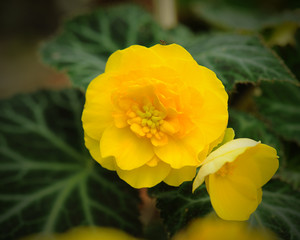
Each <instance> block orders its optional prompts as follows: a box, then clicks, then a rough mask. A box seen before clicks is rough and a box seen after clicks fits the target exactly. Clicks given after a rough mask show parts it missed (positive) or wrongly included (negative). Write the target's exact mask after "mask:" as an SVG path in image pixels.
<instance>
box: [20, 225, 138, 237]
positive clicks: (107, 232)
mask: <svg viewBox="0 0 300 240" xmlns="http://www.w3.org/2000/svg"><path fill="white" fill-rule="evenodd" d="M23 240H139V239H137V238H134V237H132V236H130V235H128V234H127V233H125V232H123V231H121V230H118V229H115V228H109V227H84V226H81V227H76V228H73V229H71V230H69V231H67V232H65V233H60V234H52V235H43V234H37V235H32V236H29V237H27V238H23Z"/></svg>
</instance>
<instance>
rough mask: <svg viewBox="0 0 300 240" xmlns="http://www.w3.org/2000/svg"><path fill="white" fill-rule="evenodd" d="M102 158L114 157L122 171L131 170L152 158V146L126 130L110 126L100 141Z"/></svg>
mask: <svg viewBox="0 0 300 240" xmlns="http://www.w3.org/2000/svg"><path fill="white" fill-rule="evenodd" d="M100 152H101V155H102V157H109V156H114V157H115V159H116V164H117V166H118V167H119V168H120V169H122V170H132V169H135V168H138V167H141V166H143V165H144V164H146V163H147V162H148V161H150V160H151V159H152V158H153V156H154V152H153V147H152V144H151V143H150V142H149V141H148V139H145V138H138V137H137V136H136V135H135V134H134V133H133V132H132V131H131V130H130V129H128V128H117V127H115V126H111V127H108V128H106V129H105V131H104V133H103V135H102V138H101V140H100Z"/></svg>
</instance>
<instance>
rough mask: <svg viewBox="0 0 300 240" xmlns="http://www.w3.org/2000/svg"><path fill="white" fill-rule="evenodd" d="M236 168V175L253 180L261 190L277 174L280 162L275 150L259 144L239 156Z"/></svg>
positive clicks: (235, 163)
mask: <svg viewBox="0 0 300 240" xmlns="http://www.w3.org/2000/svg"><path fill="white" fill-rule="evenodd" d="M234 166H235V171H234V174H235V175H239V176H245V177H247V178H249V179H251V181H253V182H254V183H255V184H256V186H257V188H260V187H262V186H263V185H264V184H266V183H267V182H268V181H269V180H270V179H271V178H272V176H273V175H274V174H275V172H276V171H277V169H278V166H279V161H278V156H277V153H276V150H275V149H274V148H272V147H270V146H268V145H265V144H258V145H256V146H254V147H252V148H249V149H247V150H246V151H245V152H244V153H243V154H241V155H240V156H238V158H237V159H236V161H235V162H234Z"/></svg>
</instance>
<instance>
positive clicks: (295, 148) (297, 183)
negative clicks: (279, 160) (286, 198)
mask: <svg viewBox="0 0 300 240" xmlns="http://www.w3.org/2000/svg"><path fill="white" fill-rule="evenodd" d="M284 152H285V155H286V159H287V160H286V162H285V164H284V166H283V167H281V168H279V171H278V173H277V174H276V175H277V177H278V178H279V179H280V180H282V181H284V182H287V183H289V184H291V186H292V187H293V189H295V190H298V191H300V165H299V159H300V147H299V145H297V144H296V143H291V142H286V143H285V145H284Z"/></svg>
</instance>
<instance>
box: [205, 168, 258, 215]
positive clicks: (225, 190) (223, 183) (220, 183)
mask: <svg viewBox="0 0 300 240" xmlns="http://www.w3.org/2000/svg"><path fill="white" fill-rule="evenodd" d="M208 184H209V195H210V199H211V203H212V206H213V208H214V210H215V211H216V213H217V215H218V216H219V217H220V218H222V219H224V220H234V221H245V220H248V219H249V217H250V215H251V213H253V212H254V211H255V209H256V208H257V206H258V204H259V201H260V199H258V191H257V188H256V186H255V184H253V183H252V182H251V181H250V180H249V179H247V178H239V179H237V178H234V179H231V178H228V177H222V176H219V175H217V174H212V175H210V176H209V181H208Z"/></svg>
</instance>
